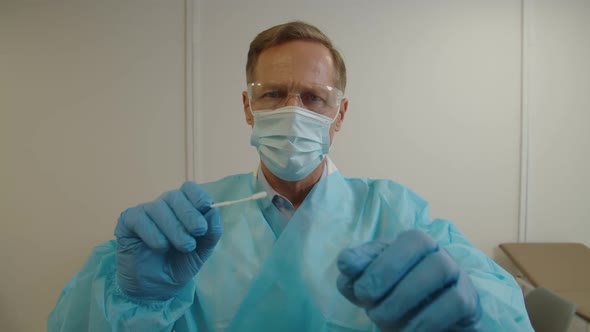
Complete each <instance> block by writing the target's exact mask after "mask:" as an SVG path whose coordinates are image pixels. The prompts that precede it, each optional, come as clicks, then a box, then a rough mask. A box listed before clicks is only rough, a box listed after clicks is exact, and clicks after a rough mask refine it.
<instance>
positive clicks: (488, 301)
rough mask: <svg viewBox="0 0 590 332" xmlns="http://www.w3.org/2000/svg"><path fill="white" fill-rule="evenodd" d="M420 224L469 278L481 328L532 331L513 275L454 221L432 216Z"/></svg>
mask: <svg viewBox="0 0 590 332" xmlns="http://www.w3.org/2000/svg"><path fill="white" fill-rule="evenodd" d="M420 224H421V226H422V227H423V228H424V229H423V230H424V231H426V232H427V233H429V234H430V235H431V236H432V237H434V238H435V239H436V240H437V242H438V243H439V244H440V245H441V247H443V248H444V249H445V250H447V252H448V253H449V254H450V255H451V257H453V259H454V260H455V261H456V262H457V263H458V264H459V266H461V268H462V269H463V270H464V271H465V272H467V274H468V275H469V277H470V278H471V281H472V282H473V285H474V286H475V288H476V290H477V292H478V293H479V298H480V303H481V306H482V310H483V319H482V327H483V330H484V331H533V327H532V326H531V323H530V321H529V318H528V314H527V311H526V308H525V305H524V298H523V294H522V290H521V289H520V287H519V286H518V284H517V283H516V280H515V279H514V278H513V277H512V275H510V274H509V273H508V272H506V270H504V269H503V268H501V267H500V266H498V265H497V264H496V263H495V262H494V261H493V260H492V259H491V258H489V257H488V256H486V255H485V254H484V253H483V252H481V251H480V250H479V249H477V248H476V247H475V246H474V245H473V244H471V243H470V242H469V240H467V238H466V237H465V236H464V235H463V234H462V233H461V232H460V231H459V229H458V228H457V227H456V226H455V225H454V224H453V223H451V222H449V221H447V220H443V219H435V220H433V221H431V222H428V223H420Z"/></svg>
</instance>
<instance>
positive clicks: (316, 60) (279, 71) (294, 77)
mask: <svg viewBox="0 0 590 332" xmlns="http://www.w3.org/2000/svg"><path fill="white" fill-rule="evenodd" d="M253 74H254V75H253V76H254V81H256V82H284V83H298V82H303V81H305V82H309V83H316V84H322V85H329V86H335V85H336V84H335V83H336V82H335V80H334V79H335V77H336V73H335V69H334V62H333V60H332V56H331V54H330V51H329V50H328V49H327V48H326V47H325V46H324V45H322V44H320V43H314V42H308V41H299V40H298V41H292V42H288V43H285V44H282V45H279V46H275V47H271V48H269V49H266V50H264V51H263V52H262V53H261V54H260V56H259V57H258V62H257V63H256V67H255V68H254V73H253ZM242 101H243V104H244V113H245V116H246V122H247V123H248V124H249V125H250V126H253V125H254V119H253V117H252V113H251V112H250V105H249V100H248V93H247V92H245V91H244V92H243V93H242ZM286 106H299V107H303V108H305V107H304V105H301V104H300V101H299V99H298V98H296V97H290V98H289V100H287V103H286ZM347 108H348V100H346V98H345V99H343V100H342V102H341V103H340V112H339V113H338V115H337V118H336V120H335V121H334V122H333V123H332V125H331V127H330V142H332V141H333V137H334V132H336V131H338V130H340V127H341V126H342V121H344V114H345V113H346V110H347Z"/></svg>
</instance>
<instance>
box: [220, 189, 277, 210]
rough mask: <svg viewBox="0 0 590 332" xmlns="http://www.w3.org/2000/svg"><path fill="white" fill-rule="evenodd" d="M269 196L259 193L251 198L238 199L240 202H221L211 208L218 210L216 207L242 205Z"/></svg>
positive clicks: (263, 192) (262, 192) (264, 192)
mask: <svg viewBox="0 0 590 332" xmlns="http://www.w3.org/2000/svg"><path fill="white" fill-rule="evenodd" d="M267 195H268V194H267V193H266V191H261V192H259V193H256V194H254V195H252V196H250V197H246V198H242V199H238V200H235V201H227V202H219V203H215V204H211V205H210V207H211V208H216V207H220V206H228V205H232V204H236V203H241V202H246V201H251V200H256V199H261V198H264V197H266V196H267Z"/></svg>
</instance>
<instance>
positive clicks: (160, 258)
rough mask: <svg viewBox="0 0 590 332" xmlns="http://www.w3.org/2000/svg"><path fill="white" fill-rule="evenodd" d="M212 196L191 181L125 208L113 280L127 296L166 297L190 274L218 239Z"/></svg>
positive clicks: (197, 270)
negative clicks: (153, 199)
mask: <svg viewBox="0 0 590 332" xmlns="http://www.w3.org/2000/svg"><path fill="white" fill-rule="evenodd" d="M211 203H213V200H212V199H211V197H210V196H209V194H207V192H206V191H205V190H204V189H203V188H202V187H200V186H199V185H197V184H195V183H193V182H186V183H185V184H184V185H182V187H181V188H180V190H173V191H170V192H167V193H165V194H163V195H162V196H160V198H158V199H157V200H155V201H153V202H149V203H145V204H141V205H138V206H136V207H133V208H129V209H127V210H125V211H124V212H123V213H122V214H121V217H120V218H119V222H118V224H117V227H116V228H115V236H116V237H117V282H118V283H119V287H121V289H122V290H123V291H124V292H125V293H126V294H127V295H129V296H132V297H136V298H143V299H157V300H166V299H169V298H171V297H173V296H174V295H175V294H176V293H177V291H178V290H180V289H181V288H182V287H183V286H184V285H186V283H187V282H189V281H190V280H191V279H192V278H194V277H195V275H196V274H197V272H199V269H200V268H201V266H202V265H203V263H204V262H205V260H207V258H208V257H209V256H210V255H211V253H212V251H213V248H214V247H215V245H216V244H217V241H218V240H219V238H220V237H221V233H222V226H221V222H220V220H219V212H218V210H217V209H211V208H210V207H209V206H210V205H211Z"/></svg>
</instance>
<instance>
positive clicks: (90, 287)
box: [47, 241, 195, 332]
mask: <svg viewBox="0 0 590 332" xmlns="http://www.w3.org/2000/svg"><path fill="white" fill-rule="evenodd" d="M115 249H116V242H115V241H108V242H105V243H103V244H101V245H99V246H97V247H95V248H94V250H93V251H92V253H91V255H90V256H89V257H88V260H87V261H86V263H85V264H84V266H83V267H82V269H81V270H80V272H78V273H77V274H76V275H75V276H74V277H73V278H72V279H71V280H70V281H69V282H68V283H67V284H66V286H65V287H64V289H63V290H62V292H61V294H60V296H59V299H58V301H57V304H56V305H55V308H54V309H53V311H52V312H51V313H50V314H49V318H48V320H47V331H50V332H54V331H63V332H65V331H171V330H172V328H173V326H174V323H175V322H176V320H178V319H179V318H180V317H181V316H182V315H183V314H184V313H185V312H186V311H187V309H188V308H189V307H190V306H191V305H192V304H193V297H194V294H195V283H194V280H192V281H190V282H189V283H188V284H187V285H186V286H185V287H184V288H182V289H181V290H180V291H179V292H178V294H177V295H176V296H174V297H173V298H171V299H168V300H166V301H155V300H141V299H132V298H130V297H128V296H126V295H125V294H124V293H123V292H122V291H121V289H120V288H119V286H118V285H117V282H116V278H115V270H116V264H115V263H116V262H115Z"/></svg>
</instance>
